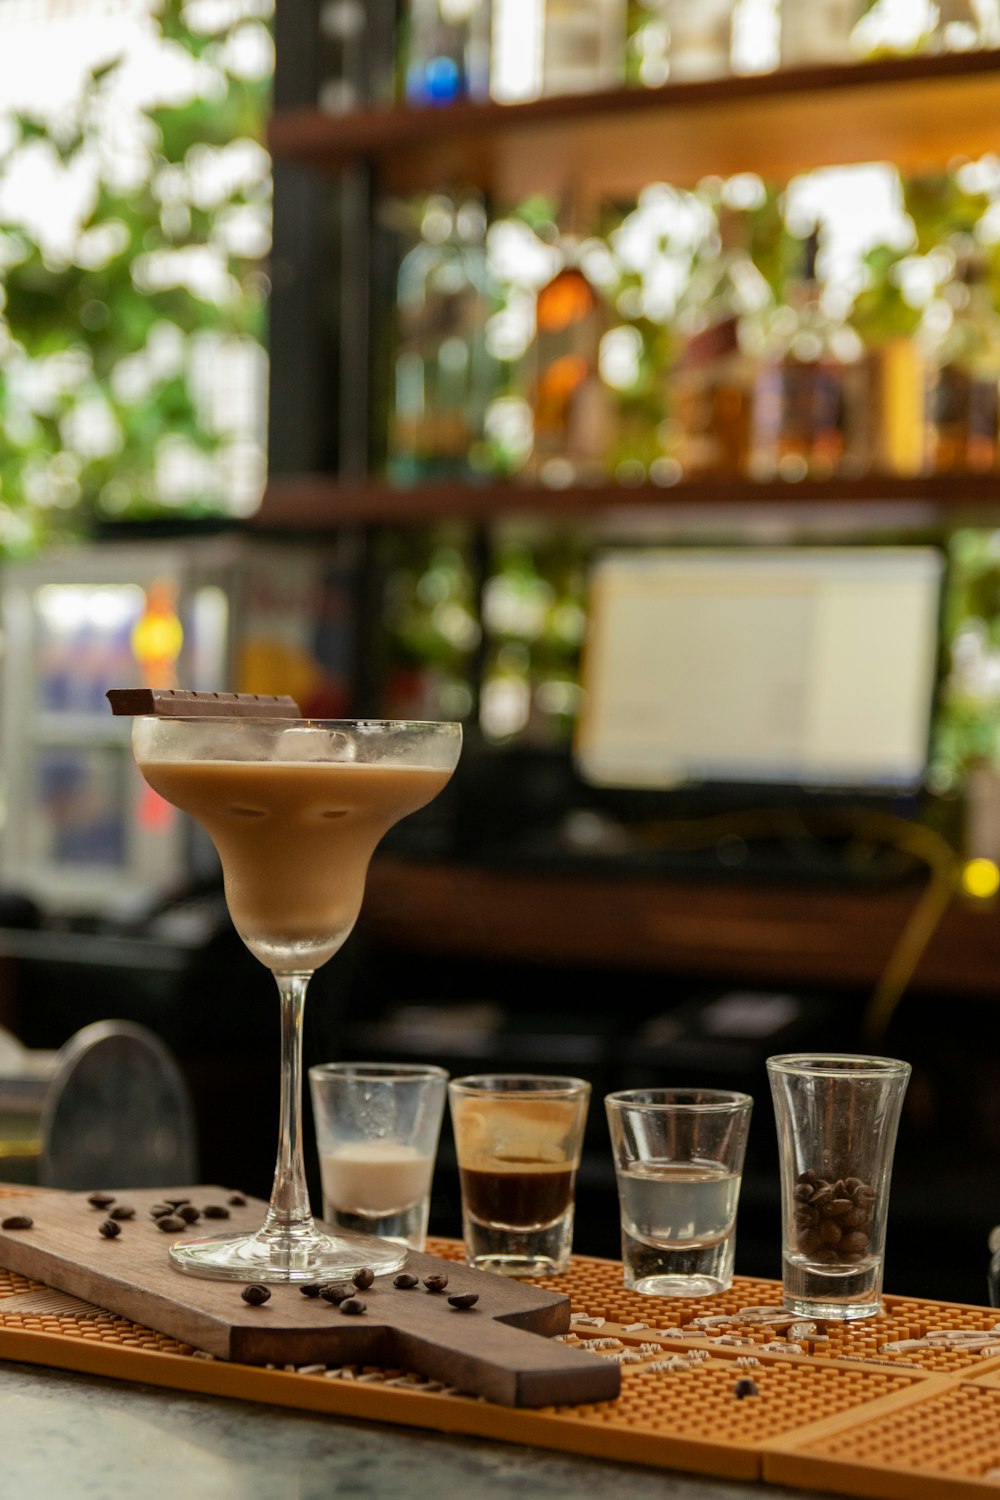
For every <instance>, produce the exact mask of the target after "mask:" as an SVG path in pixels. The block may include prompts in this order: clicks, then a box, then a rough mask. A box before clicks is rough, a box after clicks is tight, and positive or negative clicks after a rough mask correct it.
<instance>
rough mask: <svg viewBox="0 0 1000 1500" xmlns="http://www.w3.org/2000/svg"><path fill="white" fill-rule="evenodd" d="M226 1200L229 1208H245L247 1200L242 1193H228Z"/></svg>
mask: <svg viewBox="0 0 1000 1500" xmlns="http://www.w3.org/2000/svg"><path fill="white" fill-rule="evenodd" d="M228 1202H229V1206H230V1208H246V1206H247V1200H246V1199H245V1198H244V1196H243V1194H242V1193H230V1195H229V1199H228Z"/></svg>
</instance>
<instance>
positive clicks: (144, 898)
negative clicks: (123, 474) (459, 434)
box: [0, 535, 353, 918]
mask: <svg viewBox="0 0 1000 1500" xmlns="http://www.w3.org/2000/svg"><path fill="white" fill-rule="evenodd" d="M344 552H345V549H344V546H343V544H340V545H339V546H338V545H337V544H334V543H330V544H329V545H326V546H324V547H315V546H314V547H307V546H303V545H302V544H294V545H291V544H290V545H287V546H286V545H283V544H278V543H275V542H274V541H273V540H267V541H263V540H260V539H256V538H253V537H249V536H244V535H221V536H210V537H198V538H192V537H189V538H185V539H183V540H177V541H170V542H164V541H163V540H155V541H152V540H151V541H148V542H122V543H115V542H108V543H105V544H101V545H91V546H86V547H80V548H73V549H67V550H64V551H59V552H51V553H47V554H45V555H44V556H43V557H41V558H38V559H35V560H32V561H30V562H25V563H17V564H9V565H7V566H6V567H4V568H3V570H2V571H0V642H2V649H0V886H2V887H3V888H4V890H5V891H7V892H13V893H16V894H19V895H25V896H27V897H29V898H30V899H31V900H33V901H34V902H35V903H36V904H37V905H38V906H39V907H40V908H41V910H42V912H43V913H45V914H58V915H62V916H67V917H75V918H79V917H85V916H94V917H111V916H115V917H124V916H128V915H129V914H131V913H134V912H137V911H141V910H142V909H143V907H144V906H146V905H147V904H148V903H149V902H150V901H152V900H155V899H156V897H157V896H158V895H164V894H167V893H169V892H170V891H171V890H174V889H178V888H181V887H183V886H184V885H185V884H187V883H189V882H190V881H192V880H197V879H199V878H205V877H207V876H208V875H209V874H210V873H211V871H212V870H213V869H214V868H215V855H214V852H213V851H212V850H211V847H210V846H209V845H208V844H207V841H206V840H204V838H203V837H202V836H200V835H198V834H195V833H194V832H192V829H191V825H190V823H189V820H187V819H183V818H181V817H180V816H179V815H178V814H177V813H176V812H175V810H174V809H173V808H171V807H170V806H169V805H168V804H167V803H165V802H164V801H163V800H162V799H161V798H159V797H158V796H157V795H156V794H155V793H154V792H152V791H151V790H150V789H149V788H148V787H147V786H146V784H145V782H143V780H142V778H141V777H140V776H139V774H138V772H137V771H136V769H135V766H134V764H133V760H132V754H131V748H130V722H129V720H127V719H122V718H118V719H116V718H114V717H113V716H112V714H111V711H110V708H109V706H108V703H107V699H106V696H105V695H106V693H107V690H108V688H110V687H138V686H149V687H165V688H168V687H176V686H180V687H185V688H193V689H196V690H201V691H219V692H225V691H237V692H258V693H276V692H281V693H290V694H291V695H292V696H293V697H295V698H296V699H297V701H298V702H299V704H300V705H301V707H302V709H303V712H305V713H312V714H315V715H322V716H325V717H337V716H338V715H341V714H344V713H347V712H349V711H350V707H351V705H350V701H349V682H350V678H351V659H352V652H353V643H352V640H351V627H350V620H351V618H352V612H351V609H350V596H349V589H350V572H351V569H350V561H349V559H348V558H347V557H346V556H345V555H344Z"/></svg>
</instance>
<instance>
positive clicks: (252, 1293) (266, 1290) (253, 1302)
mask: <svg viewBox="0 0 1000 1500" xmlns="http://www.w3.org/2000/svg"><path fill="white" fill-rule="evenodd" d="M240 1296H241V1297H242V1298H243V1301H244V1302H249V1304H250V1306H251V1307H260V1306H261V1304H262V1303H264V1302H269V1301H270V1300H271V1289H270V1287H266V1286H261V1285H260V1282H258V1281H254V1282H251V1284H250V1285H249V1286H245V1287H244V1288H243V1290H242V1292H240Z"/></svg>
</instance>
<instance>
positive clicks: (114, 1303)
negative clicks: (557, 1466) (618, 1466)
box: [0, 1187, 620, 1406]
mask: <svg viewBox="0 0 1000 1500" xmlns="http://www.w3.org/2000/svg"><path fill="white" fill-rule="evenodd" d="M111 1191H113V1190H112V1189H109V1192H111ZM115 1198H116V1202H117V1203H118V1204H127V1205H129V1206H130V1207H133V1208H134V1209H135V1218H134V1219H130V1220H126V1221H124V1222H122V1225H121V1233H120V1234H119V1235H118V1236H117V1237H116V1238H114V1239H105V1238H104V1237H103V1236H102V1235H101V1234H100V1233H99V1231H98V1226H99V1225H100V1224H101V1222H102V1221H103V1220H104V1219H105V1218H106V1217H107V1211H106V1210H104V1209H96V1208H94V1207H93V1206H92V1205H91V1204H90V1203H89V1202H88V1201H87V1194H86V1193H53V1192H49V1193H45V1194H39V1195H37V1196H31V1197H18V1198H17V1200H16V1201H15V1202H12V1203H11V1206H10V1211H11V1213H16V1214H18V1215H25V1216H27V1217H29V1218H31V1219H32V1220H33V1223H32V1227H31V1228H30V1229H0V1264H3V1265H4V1266H5V1267H6V1268H7V1269H8V1270H11V1271H16V1272H18V1273H19V1274H20V1275H22V1276H30V1277H32V1278H33V1279H35V1280H38V1281H43V1282H45V1283H46V1284H47V1285H48V1286H51V1287H55V1288H57V1289H58V1290H60V1291H63V1292H69V1293H71V1294H72V1295H74V1296H76V1297H81V1298H83V1299H84V1300H85V1301H87V1302H92V1303H95V1304H96V1305H97V1306H98V1307H102V1308H104V1309H105V1310H107V1311H108V1312H113V1313H120V1314H121V1315H122V1316H123V1317H126V1318H130V1319H132V1320H133V1321H134V1322H136V1323H142V1324H145V1325H146V1326H147V1327H149V1328H152V1329H155V1330H156V1331H157V1332H159V1333H164V1334H168V1335H169V1336H171V1337H173V1338H176V1339H179V1340H181V1341H183V1342H185V1343H189V1344H193V1345H194V1346H195V1347H196V1348H199V1349H204V1350H206V1351H207V1352H208V1353H209V1354H214V1355H215V1356H217V1357H218V1358H220V1359H227V1360H234V1361H238V1362H240V1363H244V1364H277V1365H285V1364H294V1365H300V1364H310V1363H322V1364H346V1363H360V1364H371V1365H393V1366H395V1365H399V1366H402V1367H403V1368H406V1369H410V1370H415V1371H417V1372H418V1373H419V1374H423V1375H427V1376H430V1377H431V1378H432V1379H435V1380H441V1381H444V1382H445V1383H446V1384H447V1385H450V1386H454V1387H456V1388H457V1389H459V1390H462V1391H466V1392H468V1393H470V1394H472V1395H477V1396H486V1397H487V1398H488V1399H489V1400H491V1401H497V1402H500V1403H502V1404H503V1405H506V1406H552V1405H563V1404H578V1403H582V1402H591V1401H608V1400H612V1399H613V1398H614V1397H616V1396H617V1395H618V1393H619V1388H620V1372H619V1369H618V1366H617V1365H615V1364H612V1363H609V1362H608V1361H606V1360H602V1359H600V1358H599V1357H598V1356H596V1355H593V1354H590V1353H588V1352H587V1351H584V1350H580V1349H573V1348H571V1347H568V1346H566V1345H563V1344H559V1343H554V1342H553V1341H552V1335H553V1334H557V1333H564V1332H566V1330H567V1329H568V1328H569V1321H570V1303H569V1299H568V1297H563V1296H560V1295H557V1294H555V1293H552V1292H546V1291H542V1290H540V1289H539V1288H537V1287H533V1286H530V1285H527V1284H525V1283H523V1282H520V1281H513V1280H510V1279H509V1278H507V1277H504V1276H494V1275H490V1274H488V1273H486V1272H483V1271H476V1270H473V1269H472V1268H471V1267H468V1266H464V1265H456V1264H454V1262H449V1261H444V1260H441V1259H439V1258H438V1257H435V1256H432V1255H418V1254H416V1253H415V1252H412V1251H411V1252H410V1255H409V1257H408V1259H407V1269H408V1270H411V1271H413V1272H415V1273H416V1274H417V1275H418V1276H420V1277H421V1280H422V1278H423V1277H424V1276H427V1275H429V1274H431V1273H432V1272H445V1273H446V1274H447V1276H448V1287H447V1291H446V1293H445V1294H443V1295H442V1294H440V1293H431V1292H427V1291H426V1290H425V1289H424V1287H423V1285H422V1284H421V1285H419V1286H418V1287H417V1288H416V1289H414V1290H412V1291H404V1290H401V1289H398V1288H396V1287H394V1286H393V1278H392V1277H391V1276H383V1277H379V1278H378V1279H377V1280H376V1282H375V1284H374V1285H373V1286H371V1287H369V1288H368V1289H367V1290H366V1291H364V1292H360V1293H359V1294H358V1295H359V1296H360V1297H361V1298H362V1300H363V1301H364V1302H365V1304H366V1309H367V1310H366V1311H365V1312H364V1313H362V1314H360V1315H359V1316H354V1317H350V1316H347V1315H345V1314H343V1313H341V1312H340V1311H339V1310H338V1309H337V1308H336V1307H335V1306H333V1305H331V1304H330V1303H328V1302H326V1301H324V1300H322V1299H321V1298H319V1299H317V1298H309V1297H305V1296H303V1295H302V1293H301V1292H300V1291H299V1289H298V1287H297V1286H275V1285H274V1284H272V1285H271V1288H270V1290H271V1297H270V1299H269V1300H268V1301H267V1302H265V1303H264V1304H263V1305H262V1306H260V1307H252V1306H249V1305H248V1304H247V1303H246V1302H244V1301H243V1299H242V1297H241V1295H240V1293H241V1291H242V1286H243V1283H241V1282H238V1281H215V1280H201V1279H199V1278H196V1277H193V1276H188V1275H185V1274H183V1273H181V1272H180V1271H177V1270H176V1269H175V1268H174V1266H173V1265H172V1264H171V1262H170V1261H169V1259H168V1256H167V1251H168V1248H169V1246H170V1245H171V1244H172V1243H173V1242H174V1240H175V1239H177V1238H179V1237H180V1236H179V1235H178V1234H177V1233H174V1234H170V1235H167V1234H164V1233H163V1231H161V1230H160V1229H158V1228H157V1225H156V1223H155V1221H154V1220H153V1219H152V1218H151V1216H150V1209H151V1208H152V1206H153V1205H154V1204H156V1203H161V1202H163V1200H164V1199H165V1198H187V1199H189V1200H190V1201H191V1203H192V1204H194V1206H195V1207H198V1208H200V1207H203V1206H204V1205H206V1204H211V1203H217V1204H225V1203H226V1201H227V1193H226V1190H225V1189H223V1188H218V1187H181V1188H160V1189H157V1190H156V1191H150V1190H141V1191H139V1190H137V1191H132V1190H127V1191H126V1190H123V1191H121V1192H119V1193H116V1194H115ZM266 1208H267V1205H266V1204H264V1203H262V1202H260V1201H258V1200H255V1199H249V1200H248V1201H247V1204H246V1206H245V1207H240V1208H231V1209H230V1218H229V1219H228V1220H227V1221H224V1222H218V1221H214V1220H205V1219H202V1220H201V1221H200V1223H198V1224H197V1225H195V1226H194V1227H193V1228H192V1229H190V1230H188V1231H187V1234H188V1236H190V1238H192V1239H195V1238H200V1237H204V1236H205V1234H206V1233H220V1232H221V1233H225V1232H227V1231H229V1230H233V1231H237V1232H239V1231H242V1230H252V1229H255V1228H257V1227H258V1226H259V1225H260V1224H261V1223H263V1219H264V1214H265V1212H266ZM338 1232H339V1231H338ZM473 1291H474V1292H478V1294H479V1300H478V1302H477V1303H476V1305H475V1307H472V1308H468V1309H465V1310H459V1309H456V1308H453V1307H452V1306H451V1305H450V1303H449V1302H448V1296H449V1295H453V1294H455V1293H461V1292H473ZM539 1335H542V1337H539Z"/></svg>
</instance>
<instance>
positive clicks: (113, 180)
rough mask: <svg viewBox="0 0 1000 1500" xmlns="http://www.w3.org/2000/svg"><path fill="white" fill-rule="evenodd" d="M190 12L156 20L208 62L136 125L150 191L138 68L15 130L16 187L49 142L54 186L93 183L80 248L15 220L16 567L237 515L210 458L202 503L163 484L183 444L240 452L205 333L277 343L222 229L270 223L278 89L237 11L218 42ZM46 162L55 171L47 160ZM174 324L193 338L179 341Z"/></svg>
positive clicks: (3, 287) (8, 522)
mask: <svg viewBox="0 0 1000 1500" xmlns="http://www.w3.org/2000/svg"><path fill="white" fill-rule="evenodd" d="M260 9H261V7H260V6H259V5H251V6H250V7H248V9H247V15H255V14H258V13H259V11H260ZM184 12H185V7H184V4H183V3H182V0H162V3H161V5H160V7H159V10H158V12H157V14H156V16H155V18H154V20H155V24H157V25H158V28H159V33H160V36H161V37H162V39H163V41H164V43H165V44H166V45H168V46H180V47H183V48H184V50H185V51H186V52H187V53H188V54H189V55H190V57H191V58H192V59H195V60H196V63H195V67H194V74H193V78H194V82H193V84H192V97H190V98H189V99H188V100H187V101H186V102H183V103H179V104H171V105H162V104H160V105H157V106H156V107H149V108H147V109H145V110H143V111H141V112H140V113H139V114H138V115H137V116H133V118H135V119H137V122H138V128H137V130H136V132H135V135H136V139H135V140H134V141H131V140H130V142H129V147H130V150H131V151H132V153H133V156H134V155H135V154H136V153H138V156H139V160H140V161H142V162H143V171H142V175H141V180H139V181H136V180H135V177H136V174H135V171H134V167H132V169H131V170H130V172H129V173H123V172H122V170H121V165H120V162H119V163H118V164H117V165H116V162H115V155H114V147H115V145H116V144H120V142H117V141H116V137H115V132H116V131H117V132H118V133H119V134H120V133H121V129H122V108H123V106H122V103H121V98H120V97H116V95H115V89H116V87H117V85H118V82H119V76H120V74H121V71H122V69H123V67H124V66H125V64H126V61H127V60H126V59H124V58H115V59H113V60H111V61H109V62H106V63H102V64H101V65H100V66H98V67H95V68H94V69H93V70H92V71H91V72H90V73H89V74H88V75H87V76H86V78H85V80H84V82H83V86H82V88H81V90H80V92H79V96H78V97H77V98H76V99H75V100H71V101H66V103H65V104H64V106H63V108H62V109H61V110H60V112H59V118H58V122H54V121H49V120H47V119H45V118H42V117H41V116H39V117H35V116H33V115H32V114H30V113H26V112H22V113H20V114H18V115H16V116H13V117H10V116H8V117H7V120H6V121H5V122H4V123H6V125H7V127H8V132H9V136H8V139H9V142H10V143H9V144H8V146H7V148H6V150H5V152H4V153H3V155H0V192H2V190H3V187H4V184H5V183H6V182H7V181H9V180H11V179H12V177H13V175H14V174H15V173H16V172H18V171H19V170H20V171H24V169H25V164H26V162H27V161H28V160H29V157H28V156H27V153H36V154H37V153H39V151H40V149H41V148H42V146H44V148H46V149H47V151H48V168H49V174H50V177H51V179H52V181H53V182H55V183H58V181H59V180H60V174H65V177H66V181H67V183H70V182H77V183H78V182H79V181H80V179H81V176H85V174H87V173H88V172H89V173H90V176H91V178H92V179H93V182H92V190H91V192H90V193H89V195H88V194H83V195H78V197H79V198H80V200H81V202H82V207H81V209H80V211H79V217H78V220H77V222H76V223H75V225H74V229H75V242H72V240H71V241H70V243H67V242H66V235H65V234H64V235H63V236H62V237H61V238H60V239H58V240H57V241H55V240H54V241H53V243H49V242H48V241H47V240H46V236H45V234H44V233H40V232H38V231H37V228H35V227H33V225H32V224H30V223H28V222H16V221H10V220H11V219H12V215H11V213H10V211H9V210H8V215H7V218H8V222H0V555H3V554H4V553H5V552H7V553H20V552H25V551H29V550H31V549H32V548H33V547H35V546H37V545H38V543H39V542H40V541H42V540H43V539H45V538H46V537H47V536H50V535H52V534H53V533H60V532H65V531H67V530H76V531H79V530H84V529H86V528H87V527H88V526H89V525H91V524H92V523H94V522H95V521H99V520H102V519H105V518H114V519H118V518H122V517H125V518H139V517H148V516H153V515H156V514H160V513H163V512H165V511H169V512H170V514H173V515H176V514H178V512H181V513H183V514H187V515H198V514H205V513H225V512H227V511H229V510H230V509H231V508H232V501H231V497H230V495H229V494H228V493H227V492H226V487H225V484H224V482H223V480H222V479H221V477H219V472H218V471H216V472H215V475H214V476H213V473H212V470H211V469H210V468H206V467H205V465H204V463H202V464H201V465H200V466H198V465H196V472H197V474H198V475H199V476H201V477H200V482H199V483H198V484H197V485H196V487H195V488H194V489H193V490H192V492H191V493H187V494H184V493H182V494H180V495H178V493H177V492H176V491H175V492H174V493H173V494H171V495H167V494H165V493H163V492H162V486H161V485H160V483H159V480H158V477H157V476H158V471H159V470H160V469H161V467H162V460H163V455H164V444H165V443H169V442H174V443H176V442H177V441H181V442H183V443H184V444H186V445H189V447H190V449H191V450H192V451H193V452H197V453H201V454H202V455H212V454H215V453H218V452H219V450H220V449H221V447H222V445H223V443H224V440H225V436H226V435H225V433H224V432H220V430H219V429H218V426H217V424H216V423H215V422H214V420H213V415H212V413H211V411H209V410H206V409H205V408H206V403H205V402H204V400H199V398H198V394H197V393H196V390H195V385H196V380H195V377H194V364H195V360H194V348H195V342H194V341H195V340H196V336H203V335H205V334H206V332H208V333H214V334H216V335H217V336H218V337H219V338H220V339H229V340H235V339H246V338H249V339H251V340H252V341H254V342H255V343H257V344H258V345H263V340H264V332H265V313H266V303H265V296H266V289H267V282H266V278H265V277H264V276H263V275H262V274H261V266H260V262H259V260H258V259H257V258H256V256H255V255H245V256H244V255H240V254H238V253H234V251H233V250H232V249H231V248H230V242H231V240H232V236H231V235H229V236H224V235H223V234H221V233H220V224H221V223H222V222H224V219H225V216H226V214H227V213H231V212H232V210H233V209H234V208H238V209H241V210H242V211H244V212H246V211H247V210H246V205H248V204H249V205H251V208H250V212H251V213H252V214H255V215H257V217H258V220H260V219H261V218H262V219H263V221H264V223H265V225H269V214H270V174H269V170H268V163H267V158H266V155H265V154H264V151H263V146H262V142H263V137H264V130H265V122H266V118H267V110H268V106H269V94H270V78H269V77H262V78H260V79H250V80H248V79H247V78H245V77H242V76H236V75H235V74H234V73H233V72H231V71H230V70H229V69H228V67H227V65H226V61H225V59H226V56H227V53H226V51H225V43H226V41H227V39H228V37H229V36H230V35H231V34H232V33H233V32H234V31H235V30H236V29H237V28H238V27H239V26H240V25H242V24H246V18H245V17H244V16H240V15H234V14H233V13H232V11H230V12H229V13H228V16H227V19H226V20H225V22H224V24H223V23H221V22H220V24H219V25H218V27H217V29H216V30H214V31H212V32H211V33H209V34H205V33H201V32H199V33H196V32H194V31H193V30H192V29H191V28H190V27H189V26H188V25H187V24H186V22H185V16H184ZM52 24H53V25H56V24H57V23H52ZM54 38H55V33H54ZM234 142H236V143H239V142H244V143H245V142H251V143H256V144H257V147H258V148H259V149H257V150H255V149H254V147H252V146H251V148H250V149H249V151H243V152H242V155H241V157H240V161H239V163H238V164H237V165H232V164H231V163H230V162H229V161H226V162H220V160H219V155H220V153H222V152H224V151H225V150H226V148H230V149H232V145H231V143H234ZM143 158H145V160H143ZM36 159H37V161H38V162H39V163H40V164H41V165H42V166H43V168H44V167H45V165H46V158H45V155H44V152H43V154H42V155H41V156H39V157H37V158H36V156H32V157H31V158H30V160H31V161H32V163H33V164H34V163H35V161H36ZM128 179H130V180H128ZM207 180H210V181H211V190H207V189H206V187H205V183H206V181H207ZM73 201H76V199H74V200H73ZM24 217H25V219H26V218H27V214H25V215H24ZM265 237H266V235H265ZM258 238H260V237H259V236H258ZM164 328H166V329H167V330H168V332H169V330H176V334H172V335H171V337H170V338H169V339H166V340H164V338H163V337H162V333H163V330H164ZM157 341H158V343H157ZM167 346H169V348H170V349H171V350H172V351H173V353H172V354H171V355H170V357H168V358H164V357H162V348H163V347H167ZM157 348H160V349H161V355H160V356H158V355H157V353H156V349H157ZM71 433H72V434H74V439H72V440H71V438H70V437H69V436H68V434H71ZM255 436H256V438H257V439H258V440H259V439H260V434H259V433H258V434H256V435H255ZM206 476H207V477H206Z"/></svg>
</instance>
